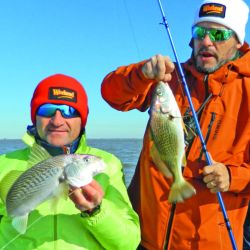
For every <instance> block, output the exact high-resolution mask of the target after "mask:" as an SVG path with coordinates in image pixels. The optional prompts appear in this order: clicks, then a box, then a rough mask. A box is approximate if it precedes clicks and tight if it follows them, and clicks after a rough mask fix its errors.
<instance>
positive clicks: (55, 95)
mask: <svg viewBox="0 0 250 250" xmlns="http://www.w3.org/2000/svg"><path fill="white" fill-rule="evenodd" d="M49 99H50V100H64V101H68V102H77V98H76V91H74V90H72V89H68V88H55V87H51V88H49Z"/></svg>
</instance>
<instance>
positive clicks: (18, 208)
mask: <svg viewBox="0 0 250 250" xmlns="http://www.w3.org/2000/svg"><path fill="white" fill-rule="evenodd" d="M33 151H34V152H35V153H36V154H35V153H33V156H34V157H33V156H32V159H30V162H31V163H35V162H37V161H38V160H39V161H40V162H39V163H36V164H35V165H34V166H32V167H31V168H29V169H28V170H26V171H25V172H23V173H22V174H21V175H20V176H19V177H18V178H17V179H16V180H15V181H14V183H13V184H12V186H11V188H10V189H9V191H8V193H7V197H6V208H7V213H8V215H9V216H10V217H11V218H12V225H13V227H14V228H15V229H16V230H17V231H18V232H19V233H21V234H23V233H25V232H26V228H27V222H28V215H29V213H30V212H31V211H32V210H34V209H35V208H36V207H37V206H38V205H39V204H41V203H42V202H44V201H46V200H48V199H50V198H55V201H57V200H58V199H57V198H58V196H60V195H63V194H65V191H68V185H72V186H74V187H81V186H84V185H86V184H88V183H89V182H90V181H91V180H92V177H93V176H94V175H96V174H98V173H101V172H102V171H103V170H104V167H105V163H104V161H103V160H102V159H101V158H100V157H98V156H94V155H88V154H82V155H80V154H70V155H59V156H55V157H51V156H50V155H47V154H48V153H46V152H45V149H43V148H42V147H40V146H38V145H35V146H34V149H33ZM40 156H42V157H44V158H45V159H43V158H42V159H40ZM48 157H49V158H48ZM60 183H62V184H64V183H65V184H68V185H60ZM62 188H63V189H67V190H64V191H63V190H62Z"/></svg>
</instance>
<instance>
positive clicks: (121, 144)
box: [0, 139, 142, 186]
mask: <svg viewBox="0 0 250 250" xmlns="http://www.w3.org/2000/svg"><path fill="white" fill-rule="evenodd" d="M88 144H89V146H91V147H94V148H99V149H103V150H106V151H108V152H110V153H112V154H114V155H116V156H117V157H118V158H119V159H120V160H121V161H122V163H123V167H124V174H125V182H126V186H128V185H129V183H130V181H131V178H132V176H133V174H134V169H135V166H136V163H137V160H138V157H139V154H140V150H141V147H142V140H141V139H88ZM23 147H25V144H24V143H23V142H22V141H21V140H17V139H2V140H1V139H0V154H4V153H7V152H10V151H14V150H17V149H20V148H23Z"/></svg>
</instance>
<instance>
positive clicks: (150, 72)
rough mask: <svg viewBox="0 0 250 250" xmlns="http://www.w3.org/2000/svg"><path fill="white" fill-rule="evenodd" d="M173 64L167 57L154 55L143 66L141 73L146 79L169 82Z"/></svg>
mask: <svg viewBox="0 0 250 250" xmlns="http://www.w3.org/2000/svg"><path fill="white" fill-rule="evenodd" d="M173 70H174V64H173V62H172V61H171V60H170V58H169V57H168V56H162V55H155V56H153V57H151V58H150V59H149V60H148V61H147V62H146V63H145V64H144V65H143V66H142V73H143V74H144V76H145V77H146V78H147V79H154V80H156V81H163V82H168V81H170V80H171V78H172V76H171V73H172V72H173Z"/></svg>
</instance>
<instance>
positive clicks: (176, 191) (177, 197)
mask: <svg viewBox="0 0 250 250" xmlns="http://www.w3.org/2000/svg"><path fill="white" fill-rule="evenodd" d="M194 194H196V190H195V188H194V187H193V186H192V185H191V184H190V183H189V182H187V181H186V180H184V179H183V180H182V181H181V182H174V183H173V184H172V186H171V188H170V192H169V196H168V201H169V202H170V203H176V202H183V201H184V200H185V199H187V198H190V197H191V196H193V195H194Z"/></svg>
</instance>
